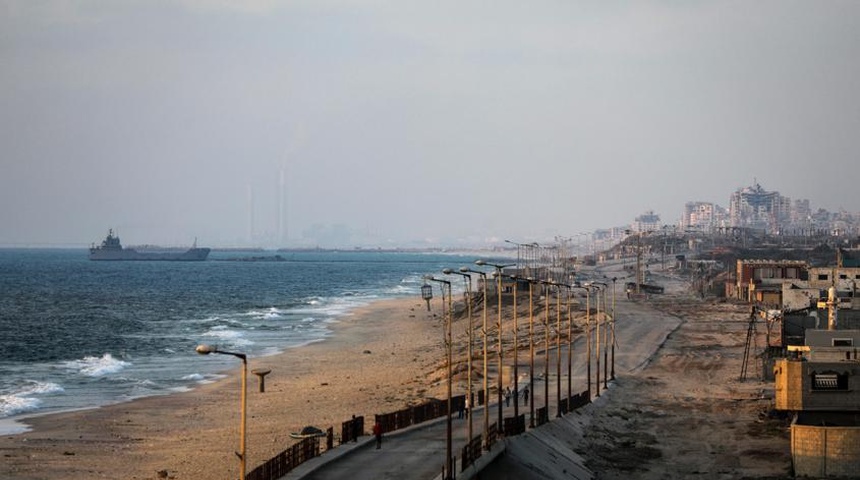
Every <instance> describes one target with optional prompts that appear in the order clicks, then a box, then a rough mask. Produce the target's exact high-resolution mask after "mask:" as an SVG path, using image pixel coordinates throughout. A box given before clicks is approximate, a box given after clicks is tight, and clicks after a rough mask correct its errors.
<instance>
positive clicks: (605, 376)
mask: <svg viewBox="0 0 860 480" xmlns="http://www.w3.org/2000/svg"><path fill="white" fill-rule="evenodd" d="M593 283H596V284H598V285H603V289H602V290H603V389H604V390H606V389H607V388H608V387H607V385H606V382H607V380H608V379H609V372H608V369H609V361H608V360H609V359H608V358H607V355H608V354H609V353H608V352H609V341H608V340H607V338H606V337H607V336H608V328H609V327H608V326H607V325H606V323H607V322H606V288H607V287H609V285H607V284H605V283H603V282H593ZM597 309H598V310H597V311H598V312H600V299H599V297H598V305H597ZM612 320H613V321H614V320H615V319H614V318H613V319H612ZM597 321H598V322H600V318H598V319H597ZM597 332H598V333H597V336H598V344H597V345H598V347H597V362H598V363H597V365H598V367H597V369H598V370H600V339H599V337H600V324H599V323H598V329H597ZM598 375H600V372H598ZM597 383H600V380H599V379H598V381H597ZM599 391H600V389H599V388H598V392H599Z"/></svg>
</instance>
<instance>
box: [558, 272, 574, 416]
mask: <svg viewBox="0 0 860 480" xmlns="http://www.w3.org/2000/svg"><path fill="white" fill-rule="evenodd" d="M558 286H559V287H565V288H567V407H568V408H567V411H568V412H569V411H570V398H571V397H572V396H573V391H572V388H573V387H572V382H573V317H571V315H570V291H571V289H572V288H573V287H571V286H570V285H568V284H566V283H559V284H558Z"/></svg>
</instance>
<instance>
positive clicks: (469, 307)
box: [442, 268, 474, 442]
mask: <svg viewBox="0 0 860 480" xmlns="http://www.w3.org/2000/svg"><path fill="white" fill-rule="evenodd" d="M442 273H444V274H445V275H460V276H462V277H463V282H464V283H465V284H466V298H467V300H466V309H467V310H468V315H469V327H468V330H469V348H468V349H467V353H466V358H468V361H467V367H466V368H467V369H468V371H467V372H466V384H467V385H466V398H467V399H468V401H469V409H470V410H471V409H472V407H474V405H473V403H472V342H473V340H472V335H473V333H474V328H473V324H472V276H471V275H469V274H468V273H463V272H456V271H454V270H451V269H450V268H446V269H444V270H442ZM466 415H467V416H468V417H469V436H468V440H467V442H471V441H472V413H471V412H469V411H467V412H466Z"/></svg>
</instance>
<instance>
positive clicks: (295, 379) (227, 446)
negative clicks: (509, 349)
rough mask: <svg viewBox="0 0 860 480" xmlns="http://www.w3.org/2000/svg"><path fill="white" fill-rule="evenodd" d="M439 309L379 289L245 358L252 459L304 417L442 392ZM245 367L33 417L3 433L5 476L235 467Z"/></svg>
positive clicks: (342, 416) (204, 471)
mask: <svg viewBox="0 0 860 480" xmlns="http://www.w3.org/2000/svg"><path fill="white" fill-rule="evenodd" d="M434 313H437V312H428V311H427V307H426V305H425V304H424V303H423V302H421V301H420V299H416V298H406V299H395V300H381V301H378V302H375V303H373V304H370V305H368V306H365V307H361V308H358V309H356V310H355V311H353V312H352V313H351V314H348V315H345V316H343V317H340V318H338V319H337V320H336V321H334V322H333V323H332V324H331V328H332V331H333V333H332V335H330V336H329V337H327V338H326V339H325V340H323V341H320V342H316V343H312V344H310V345H306V346H303V347H297V348H292V349H288V350H287V351H286V352H284V353H282V354H278V355H274V356H268V357H258V358H251V359H249V361H248V368H249V375H248V377H249V378H248V434H247V442H248V443H247V451H248V470H251V469H252V468H254V467H255V466H257V465H259V464H261V463H262V462H264V461H265V460H267V459H269V458H271V457H273V456H275V455H276V454H278V453H279V452H280V451H282V450H284V449H285V448H286V447H287V446H289V445H290V444H291V443H292V442H293V440H292V439H290V438H289V433H290V432H293V431H298V430H300V429H301V428H302V427H304V426H306V425H314V426H317V427H319V428H322V429H326V428H328V427H334V430H335V432H336V433H337V432H339V430H340V424H341V422H343V421H346V420H348V419H350V418H351V417H352V415H364V416H366V417H370V418H372V416H373V415H374V414H377V413H385V412H389V411H394V410H398V409H400V408H402V407H404V406H406V405H408V404H414V403H418V402H420V401H422V400H423V399H425V398H427V397H437V398H441V396H440V395H443V394H444V392H443V388H442V386H441V384H440V383H439V381H438V379H437V380H434V381H428V379H427V374H428V372H431V371H434V370H435V369H437V368H438V367H439V366H440V365H441V362H442V357H443V346H442V333H441V332H442V326H441V323H442V322H441V319H440V318H439V317H436V316H434ZM199 361H201V362H205V361H207V359H206V358H205V357H201V358H200V360H199ZM237 363H238V361H237ZM258 368H266V369H271V370H272V373H271V374H270V375H269V376H267V377H266V392H265V393H259V391H258V379H257V378H256V377H255V376H254V375H252V374H251V373H250V370H253V369H258ZM239 373H240V372H239V370H238V369H236V370H231V371H229V372H226V374H227V376H226V378H224V379H223V380H220V381H218V382H215V383H211V384H206V385H201V386H199V387H198V388H195V389H194V390H193V391H190V392H183V393H178V394H173V395H168V396H157V397H148V398H143V399H139V400H134V401H131V402H127V403H121V404H115V405H110V406H105V407H101V408H97V409H92V410H83V411H76V412H67V413H57V414H49V415H44V416H38V417H32V418H29V419H27V421H26V423H27V424H28V425H30V426H31V427H32V431H29V432H25V433H21V434H17V435H5V436H3V437H0V455H2V456H3V457H4V461H3V462H2V463H0V477H2V478H4V479H8V480H17V479H21V480H23V479H44V478H63V479H71V480H74V479H91V478H93V477H104V478H127V479H149V478H156V472H159V471H165V470H166V471H167V472H168V474H169V475H170V477H172V478H175V479H177V480H180V479H197V480H206V479H213V480H214V479H223V478H229V477H231V476H234V475H235V473H236V472H237V469H238V462H237V461H236V459H235V456H234V455H233V452H234V451H235V450H237V449H238V425H239V386H240V385H239V380H238V379H239V378H240V375H239ZM431 382H432V383H431ZM366 425H367V424H366ZM368 428H369V427H368Z"/></svg>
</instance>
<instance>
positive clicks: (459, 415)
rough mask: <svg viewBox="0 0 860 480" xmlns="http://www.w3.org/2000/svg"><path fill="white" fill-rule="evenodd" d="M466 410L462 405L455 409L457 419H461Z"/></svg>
mask: <svg viewBox="0 0 860 480" xmlns="http://www.w3.org/2000/svg"><path fill="white" fill-rule="evenodd" d="M465 409H466V406H465V405H464V404H462V403H461V404H460V405H459V406H458V408H457V418H463V411H464V410H465Z"/></svg>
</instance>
